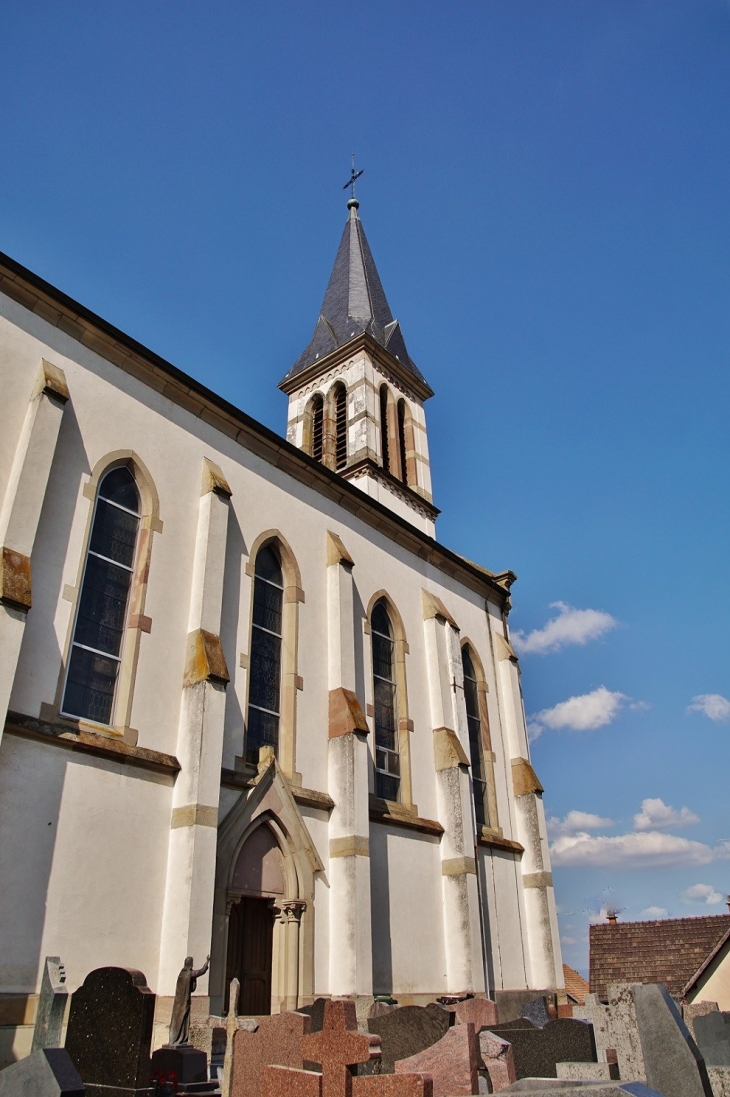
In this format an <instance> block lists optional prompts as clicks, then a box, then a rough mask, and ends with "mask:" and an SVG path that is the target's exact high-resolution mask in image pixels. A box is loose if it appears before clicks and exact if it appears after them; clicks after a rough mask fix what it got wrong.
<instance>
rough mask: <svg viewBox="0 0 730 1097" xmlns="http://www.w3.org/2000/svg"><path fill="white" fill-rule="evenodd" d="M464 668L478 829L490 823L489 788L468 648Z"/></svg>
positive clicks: (474, 674) (475, 682)
mask: <svg viewBox="0 0 730 1097" xmlns="http://www.w3.org/2000/svg"><path fill="white" fill-rule="evenodd" d="M461 658H462V662H463V666H464V698H465V700H466V718H467V721H468V724H469V748H470V753H471V780H472V788H473V792H474V813H475V815H476V821H477V826H478V827H488V826H490V825H491V823H490V812H489V799H490V798H489V788H488V784H487V774H486V767H485V758H484V738H483V735H482V718H481V712H480V704H479V681H478V679H477V672H476V669H475V667H474V663H473V661H472V657H471V654H470V652H469V649H468V647H464V648H462V650H461Z"/></svg>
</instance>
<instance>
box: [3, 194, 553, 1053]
mask: <svg viewBox="0 0 730 1097" xmlns="http://www.w3.org/2000/svg"><path fill="white" fill-rule="evenodd" d="M348 207H349V216H348V220H347V223H346V226H345V230H344V234H343V236H342V240H341V243H340V247H339V250H338V252H337V258H336V260H335V265H334V268H333V271H332V276H331V278H330V282H329V285H328V288H327V292H326V294H325V298H324V302H323V304H322V309H321V312H320V315H319V317H318V319H317V323H316V328H315V333H314V336H313V338H312V341H311V342H310V344H309V346H308V347H307V349H306V350H305V352H304V353H303V354H302V355H301V357H300V358H299V360H298V361H297V363H296V364H295V366H294V367H292V369H291V370H289V372H288V373H287V374H286V377H285V378H284V380H283V381H282V382H281V386H280V387H281V388H282V389H283V391H284V392H285V393H287V395H288V396H289V416H288V441H287V440H285V439H284V438H282V437H280V436H279V435H277V434H275V433H274V432H273V431H271V430H269V429H268V428H266V427H264V426H262V425H261V424H260V423H257V422H256V421H255V420H253V419H251V418H250V417H249V416H248V415H246V414H245V413H244V412H242V411H240V410H238V408H236V407H234V406H233V405H232V404H230V403H228V402H227V401H226V400H224V399H222V398H221V397H220V396H217V395H216V394H215V393H213V392H211V391H210V390H209V389H207V388H205V386H204V385H202V384H200V383H199V382H197V381H195V380H193V379H192V378H190V377H187V376H186V375H185V374H183V373H181V371H180V370H178V369H176V368H175V367H174V366H172V365H171V364H170V363H169V362H166V361H164V360H163V359H162V358H160V357H159V356H158V355H156V354H154V353H152V352H151V351H149V350H147V349H146V348H145V347H143V346H141V345H140V344H139V343H137V342H136V341H135V340H134V339H132V338H131V337H130V336H128V335H125V334H124V333H123V332H121V331H119V330H118V329H116V328H113V327H112V326H111V325H110V324H108V323H107V322H106V321H104V320H102V319H101V318H100V317H98V316H96V315H94V314H93V313H92V312H90V311H89V310H88V309H87V308H85V307H84V306H83V305H81V304H78V303H76V302H74V301H72V300H71V299H70V298H68V297H67V296H66V295H65V294H63V293H62V292H61V291H59V290H57V289H55V288H54V287H53V286H50V285H49V284H48V283H46V282H44V281H43V280H42V279H40V278H39V277H37V276H36V275H34V274H33V273H32V272H30V271H28V270H26V269H25V268H23V267H21V266H20V265H19V264H17V263H16V262H14V261H13V260H12V259H10V258H8V257H7V256H2V255H0V385H1V391H2V429H1V430H0V500H3V507H2V513H1V514H0V547H1V548H2V553H1V555H0V565H1V568H2V570H1V571H0V580H1V583H2V585H1V587H0V649H1V650H2V660H0V736H2V743H1V744H0V925H2V928H3V932H2V934H0V1018H2V1019H3V1020H2V1021H0V1025H2V1024H3V1023H4V1024H5V1025H6V1026H8V1028H12V1027H13V1019H15V1022H16V1023H17V1024H20V1025H23V1024H28V1023H29V1022H32V1018H33V1011H34V1008H35V995H36V993H37V990H38V983H39V979H40V977H41V973H42V970H43V957H44V956H46V955H55V956H60V957H61V959H62V960H63V962H64V964H65V966H66V971H67V973H68V982H69V986H70V988H71V989H72V990H73V989H74V988H75V987H76V986H78V985H79V983H81V982H82V980H83V979H84V977H85V976H86V975H87V973H88V972H89V971H90V970H91V969H93V968H95V967H99V966H101V965H108V964H113V965H119V966H124V967H132V968H138V969H140V970H142V971H143V972H144V973H145V975H146V977H147V979H148V982H149V985H150V987H151V988H152V989H153V990H154V991H155V992H156V993H157V995H158V1006H159V1010H160V1013H159V1016H160V1017H164V1012H165V1009H167V1010H168V1011H169V1007H170V996H171V995H172V994H173V993H174V990H175V984H176V979H177V975H178V972H179V970H180V968H181V967H182V964H183V961H184V960H185V957H186V956H188V955H192V956H193V957H194V960H195V964H196V966H198V965H202V963H203V961H204V960H205V957H206V955H207V954H208V953H210V955H211V960H210V970H209V972H208V973H207V974H206V975H204V976H203V977H201V978H200V980H199V981H198V994H199V999H198V1000H197V1002H196V1012H197V1013H198V1014H200V1013H201V1012H203V1013H204V1012H205V1011H206V1008H208V1009H210V1010H212V1012H218V1013H219V1012H220V1011H221V1010H222V1009H223V1008H224V1007H225V1004H226V994H227V987H228V985H229V980H230V979H231V978H232V977H233V976H238V978H239V979H240V980H241V1000H240V1008H241V1011H242V1012H245V1013H268V1012H270V1011H277V1010H279V1009H281V1008H296V1007H297V1006H300V1005H304V1004H306V1003H308V1002H311V1001H312V1000H313V998H314V997H315V996H316V995H340V996H341V995H349V996H354V997H362V998H365V999H368V998H371V996H372V995H373V993H378V994H379V993H393V994H395V995H396V996H397V997H398V998H399V1000H401V1001H402V1002H409V1001H411V1002H423V1001H428V1000H432V999H433V998H434V997H436V996H438V995H442V994H462V993H464V992H467V991H470V992H473V993H476V994H479V993H482V994H483V993H484V992H485V991H486V992H488V993H490V994H491V993H493V992H494V991H495V990H496V989H500V990H502V989H504V990H510V989H514V990H522V991H524V989H525V988H543V987H554V988H556V989H561V988H562V983H563V976H562V958H561V954H560V944H559V939H558V925H557V917H556V913H555V900H554V894H553V882H552V875H551V871H550V860H549V853H548V843H547V834H546V829H545V818H544V811H543V805H542V799H541V794H542V786H541V784H540V782H539V780H538V778H537V776H536V774H535V772H534V770H533V768H532V766H531V764H530V755H529V745H528V740H527V733H526V728H525V719H524V710H523V704H522V695H521V688H520V675H519V668H518V665H517V659H516V656H515V654H514V651H513V649H512V647H511V644H510V641H509V630H508V624H507V616H508V613H509V610H510V604H511V603H510V587H511V585H512V583H513V581H514V578H515V576H514V575H513V573H512V572H508V571H502V572H500V573H498V574H495V573H494V572H491V571H487V570H486V569H485V568H483V567H481V566H479V565H477V564H474V563H472V562H471V561H469V560H466V559H464V558H463V557H462V556H460V555H458V554H457V553H455V552H453V551H451V550H450V549H448V548H445V547H444V546H443V545H441V544H439V543H438V542H437V541H436V540H435V538H434V531H435V521H436V515H437V513H438V511H437V510H436V508H435V506H434V503H433V500H432V497H431V480H430V470H429V458H428V443H427V429H426V419H425V414H424V402H425V401H426V400H427V399H428V398H429V397H430V396H431V395H432V392H431V389H430V387H429V385H428V383H427V382H426V380H425V379H424V377H423V375H422V374H421V373H420V372H419V370H418V369H417V367H416V366H415V365H414V363H413V361H412V359H411V358H410V355H409V353H408V351H407V349H406V345H405V342H404V338H403V334H402V332H401V329H400V326H399V324H398V322H397V321H396V320H395V319H394V318H393V316H392V314H391V312H390V309H389V307H388V302H387V300H386V298H385V294H384V292H383V288H382V285H381V283H380V279H379V277H378V273H377V270H376V268H375V264H374V262H373V258H372V255H371V253H370V249H369V247H368V244H367V241H366V239H365V234H364V232H363V228H362V224H361V222H360V218H359V216H358V212H357V207H358V203H357V201H355V200H354V199H353V200H351V201H350V202H349V203H348ZM293 224H294V222H293ZM295 267H296V264H294V265H293V267H292V269H295ZM194 276H195V273H194V272H191V277H194ZM292 292H293V283H292V280H291V277H290V278H289V279H288V282H287V285H286V287H282V295H281V298H280V299H279V300H276V301H272V307H271V317H270V320H269V321H267V320H266V318H265V317H262V323H266V322H270V323H276V317H277V315H279V314H280V309H281V307H282V301H284V302H286V300H287V299H289V298H290V296H291V294H292ZM240 349H241V356H242V358H244V360H245V355H246V332H245V331H242V332H241V343H240ZM248 368H249V369H251V370H253V369H256V370H257V371H258V370H259V369H260V367H259V366H258V365H254V364H253V363H251V364H250V366H249V367H248ZM450 372H451V376H452V379H453V384H454V385H455V386H457V387H458V385H459V377H458V363H452V364H451V365H450ZM274 381H275V378H272V384H273V383H274ZM246 383H247V378H246V372H245V369H243V368H242V370H241V375H240V391H241V393H245V391H246ZM467 395H468V394H467V393H466V391H465V397H466V396H467ZM503 411H504V408H503V399H502V394H501V393H500V392H499V391H498V390H497V389H496V388H495V396H494V405H493V408H492V409H491V411H490V410H489V409H487V410H486V411H485V424H487V425H488V423H489V416H490V414H491V415H492V416H493V417H494V416H497V417H499V416H500V415H502V414H503ZM453 427H454V434H455V436H456V435H457V434H458V430H459V429H460V424H459V423H454V424H453ZM485 429H486V428H485ZM500 460H501V455H500V454H499V453H498V451H497V449H495V452H494V462H495V464H494V468H498V466H499V463H500ZM460 475H461V476H464V477H472V479H473V482H474V487H475V493H474V496H473V499H474V503H473V505H474V506H475V507H479V508H482V507H484V506H486V505H488V502H489V492H488V490H486V492H485V490H484V483H485V478H486V480H487V481H488V479H489V477H490V476H492V475H494V469H488V468H478V469H474V468H470V467H469V465H468V462H466V463H465V465H464V467H463V468H462V469H461V470H460ZM477 487H478V488H479V491H478V492H477V491H476V488H477ZM492 520H493V521H494V523H496V524H499V523H501V522H503V515H502V514H501V513H498V512H497V511H495V512H494V514H493V515H492ZM31 565H32V577H31ZM3 732H4V735H3ZM201 999H202V1000H201ZM160 1023H161V1022H160ZM26 1035H27V1034H26ZM159 1035H160V1032H159V1031H158V1037H159ZM0 1036H2V1037H3V1038H4V1039H5V1044H6V1049H5V1050H6V1051H7V1050H8V1046H9V1044H10V1043H11V1042H12V1040H13V1039H15V1034H14V1032H12V1033H11V1032H8V1031H5V1032H4V1033H0ZM21 1052H22V1048H21V1046H20V1044H18V1043H17V1042H16V1045H15V1051H14V1052H13V1054H20V1053H21Z"/></svg>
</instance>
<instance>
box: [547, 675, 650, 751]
mask: <svg viewBox="0 0 730 1097" xmlns="http://www.w3.org/2000/svg"><path fill="white" fill-rule="evenodd" d="M628 700H629V698H628V697H627V696H626V694H624V693H618V692H611V690H610V689H606V687H605V686H599V687H598V689H594V690H593V691H592V692H591V693H584V694H581V696H579V697H569V698H568V700H567V701H560V702H559V703H558V704H557V705H554V706H553V708H545V709H543V710H542V712H537V713H535V715H534V716H531V717H530V721H529V724H528V727H527V730H528V735H529V737H530V740H531V741H534V740H535V739H537V738H538V737H539V736H540V735H542V733H543V731H544V730H545V728H553V729H558V728H569V729H570V730H571V731H592V730H593V729H594V728H602V727H604V726H605V725H606V724H610V723H611V721H612V720H614V719H615V718H616V716H618V713H619V712H620V710H621V708H622V706H623V705H624V704H625V703H626V701H628Z"/></svg>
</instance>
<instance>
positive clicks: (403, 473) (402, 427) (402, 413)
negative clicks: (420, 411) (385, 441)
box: [398, 400, 408, 484]
mask: <svg viewBox="0 0 730 1097" xmlns="http://www.w3.org/2000/svg"><path fill="white" fill-rule="evenodd" d="M398 446H399V449H400V477H401V480H402V481H403V483H404V484H407V483H408V465H407V460H406V457H407V455H406V402H405V400H399V401H398Z"/></svg>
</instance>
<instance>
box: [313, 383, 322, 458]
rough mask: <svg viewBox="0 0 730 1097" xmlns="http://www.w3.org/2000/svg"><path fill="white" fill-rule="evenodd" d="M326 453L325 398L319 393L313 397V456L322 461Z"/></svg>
mask: <svg viewBox="0 0 730 1097" xmlns="http://www.w3.org/2000/svg"><path fill="white" fill-rule="evenodd" d="M323 453H324V399H323V398H322V394H321V393H319V392H318V393H317V394H316V395H315V396H314V397H313V399H312V457H313V458H314V459H315V461H321V460H322V456H323Z"/></svg>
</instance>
